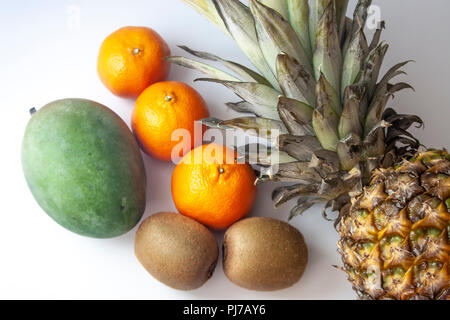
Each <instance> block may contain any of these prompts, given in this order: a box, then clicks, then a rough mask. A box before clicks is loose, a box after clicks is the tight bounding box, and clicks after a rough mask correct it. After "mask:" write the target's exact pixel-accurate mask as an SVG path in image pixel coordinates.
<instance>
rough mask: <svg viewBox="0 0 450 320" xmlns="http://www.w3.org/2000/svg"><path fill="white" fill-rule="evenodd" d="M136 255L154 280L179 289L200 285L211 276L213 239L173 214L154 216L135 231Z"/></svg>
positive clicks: (214, 257)
mask: <svg viewBox="0 0 450 320" xmlns="http://www.w3.org/2000/svg"><path fill="white" fill-rule="evenodd" d="M134 248H135V254H136V257H137V259H138V260H139V262H140V263H141V264H142V265H143V266H144V268H145V269H146V270H147V271H148V272H149V273H150V274H151V275H152V276H153V277H154V278H156V279H157V280H159V281H161V282H162V283H164V284H166V285H168V286H169V287H172V288H174V289H179V290H192V289H196V288H198V287H200V286H202V285H203V284H204V283H205V282H206V281H207V280H208V279H209V278H210V277H211V275H212V274H213V272H214V269H215V267H216V264H217V258H218V255H219V248H218V245H217V241H216V238H215V237H214V235H213V234H212V233H211V231H209V230H208V229H207V228H206V227H205V226H203V225H202V224H200V223H198V222H197V221H195V220H193V219H191V218H188V217H185V216H183V215H180V214H177V213H173V212H160V213H156V214H154V215H152V216H150V217H148V218H147V219H145V220H144V222H142V224H141V225H140V226H139V229H138V231H137V232H136V238H135V246H134Z"/></svg>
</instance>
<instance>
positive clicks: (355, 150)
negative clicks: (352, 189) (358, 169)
mask: <svg viewBox="0 0 450 320" xmlns="http://www.w3.org/2000/svg"><path fill="white" fill-rule="evenodd" d="M337 154H338V157H339V163H340V166H341V169H342V170H345V171H350V170H351V169H352V168H354V167H355V166H356V165H357V164H358V163H359V162H360V160H361V138H360V136H359V135H357V134H354V133H350V134H349V135H348V136H346V137H345V138H344V139H341V140H340V141H339V142H338V145H337Z"/></svg>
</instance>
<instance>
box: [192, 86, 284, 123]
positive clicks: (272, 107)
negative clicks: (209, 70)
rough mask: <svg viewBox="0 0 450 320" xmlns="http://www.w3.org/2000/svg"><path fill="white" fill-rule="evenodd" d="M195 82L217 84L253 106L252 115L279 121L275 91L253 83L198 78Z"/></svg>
mask: <svg viewBox="0 0 450 320" xmlns="http://www.w3.org/2000/svg"><path fill="white" fill-rule="evenodd" d="M195 81H208V82H217V83H220V84H222V85H224V86H225V87H227V88H228V89H230V90H232V91H233V92H234V93H235V94H236V95H238V96H239V97H241V98H242V99H243V100H245V101H247V102H248V103H250V104H251V105H253V106H254V109H253V111H254V113H255V114H259V115H265V116H266V117H268V118H270V119H273V120H280V117H279V116H278V112H277V105H278V97H279V92H278V91H276V90H275V89H273V88H271V87H269V86H266V85H263V84H260V83H255V82H236V81H222V80H217V79H208V78H200V79H196V80H195Z"/></svg>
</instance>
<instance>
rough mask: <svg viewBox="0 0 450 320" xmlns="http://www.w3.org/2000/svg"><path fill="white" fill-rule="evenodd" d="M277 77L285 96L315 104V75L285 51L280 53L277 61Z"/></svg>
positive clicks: (311, 104)
mask: <svg viewBox="0 0 450 320" xmlns="http://www.w3.org/2000/svg"><path fill="white" fill-rule="evenodd" d="M276 69H277V78H278V82H279V84H280V88H281V90H282V92H283V94H284V95H285V96H287V97H288V98H292V99H296V100H299V101H301V102H304V103H306V104H308V105H310V106H314V105H315V95H314V89H315V81H314V76H313V75H312V74H311V73H310V72H309V71H308V70H306V69H305V67H304V66H303V65H301V64H300V63H298V61H297V60H295V59H294V58H292V57H291V56H289V55H288V54H285V53H280V54H279V55H278V57H277V61H276Z"/></svg>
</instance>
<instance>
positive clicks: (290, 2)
mask: <svg viewBox="0 0 450 320" xmlns="http://www.w3.org/2000/svg"><path fill="white" fill-rule="evenodd" d="M287 8H288V14H289V22H290V24H291V26H292V28H293V29H294V31H295V33H296V34H297V37H298V39H299V40H300V44H301V45H302V47H303V49H304V50H305V53H306V55H307V56H308V58H309V59H310V60H312V56H313V50H312V48H311V40H310V38H309V20H308V19H309V5H308V0H287Z"/></svg>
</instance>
